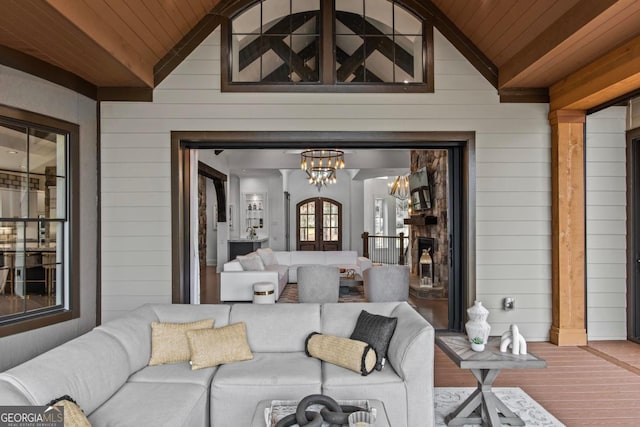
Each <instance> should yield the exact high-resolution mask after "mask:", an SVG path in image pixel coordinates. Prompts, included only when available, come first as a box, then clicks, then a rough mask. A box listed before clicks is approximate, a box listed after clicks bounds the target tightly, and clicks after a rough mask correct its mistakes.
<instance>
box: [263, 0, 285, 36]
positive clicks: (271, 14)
mask: <svg viewBox="0 0 640 427" xmlns="http://www.w3.org/2000/svg"><path fill="white" fill-rule="evenodd" d="M290 14H291V4H290V2H289V0H263V1H262V32H263V33H269V34H291V20H290V17H289V15H290Z"/></svg>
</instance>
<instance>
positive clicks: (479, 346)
mask: <svg viewBox="0 0 640 427" xmlns="http://www.w3.org/2000/svg"><path fill="white" fill-rule="evenodd" d="M471 350H473V351H484V344H476V343H474V342H472V343H471Z"/></svg>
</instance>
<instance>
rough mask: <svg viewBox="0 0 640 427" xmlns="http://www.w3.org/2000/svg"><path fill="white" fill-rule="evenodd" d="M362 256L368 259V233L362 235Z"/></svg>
mask: <svg viewBox="0 0 640 427" xmlns="http://www.w3.org/2000/svg"><path fill="white" fill-rule="evenodd" d="M362 256H363V257H365V258H369V232H368V231H365V232H364V233H362Z"/></svg>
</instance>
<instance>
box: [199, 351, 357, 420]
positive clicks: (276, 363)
mask: <svg viewBox="0 0 640 427" xmlns="http://www.w3.org/2000/svg"><path fill="white" fill-rule="evenodd" d="M352 374H353V375H356V376H357V375H358V374H355V373H353V372H352ZM321 377H322V373H321V368H320V361H319V360H317V359H313V358H310V357H307V355H306V354H304V353H303V352H293V353H254V358H253V360H249V361H246V362H240V363H233V364H229V365H223V366H220V367H219V368H218V371H217V372H216V375H215V376H214V378H213V381H212V382H211V425H212V426H228V425H234V426H248V425H250V423H251V419H252V416H253V413H254V411H255V409H256V405H257V404H258V402H260V401H261V400H267V399H269V400H272V399H285V400H289V399H290V400H296V399H297V400H299V399H300V398H301V397H304V396H307V395H309V394H317V393H320V392H321V390H322V382H321V381H322V379H321Z"/></svg>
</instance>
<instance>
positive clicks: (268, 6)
mask: <svg viewBox="0 0 640 427" xmlns="http://www.w3.org/2000/svg"><path fill="white" fill-rule="evenodd" d="M222 31H223V41H222V46H223V49H222V67H223V70H222V89H223V90H225V91H267V92H268V91H318V92H327V91H334V92H342V91H345V92H349V91H355V92H433V48H432V45H433V26H432V24H431V22H430V21H429V20H427V19H423V18H421V17H418V16H416V15H415V14H413V13H411V12H410V11H408V10H407V9H405V8H403V7H402V6H400V4H398V2H396V1H395V0H304V1H300V0H264V1H260V2H257V3H255V4H253V5H252V6H251V7H249V8H247V9H245V10H244V11H243V12H240V13H239V14H237V15H236V16H234V17H233V18H232V19H231V20H230V21H229V22H226V23H225V25H224V26H223V30H222Z"/></svg>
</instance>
